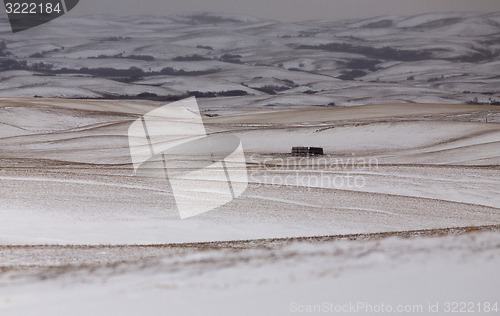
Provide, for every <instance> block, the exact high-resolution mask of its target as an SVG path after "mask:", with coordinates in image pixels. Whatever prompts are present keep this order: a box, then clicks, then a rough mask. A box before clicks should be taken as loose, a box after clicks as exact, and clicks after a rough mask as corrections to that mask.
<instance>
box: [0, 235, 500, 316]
mask: <svg viewBox="0 0 500 316" xmlns="http://www.w3.org/2000/svg"><path fill="white" fill-rule="evenodd" d="M420 233H421V234H423V235H424V237H412V238H410V239H403V238H400V237H397V234H395V235H393V236H391V235H387V236H384V237H382V236H376V235H375V236H369V235H366V236H357V237H356V236H352V237H351V238H352V239H354V240H351V241H349V240H342V239H340V240H338V239H336V238H331V239H330V240H328V239H325V240H311V241H274V242H265V241H261V242H260V243H259V242H254V243H243V244H237V243H236V244H234V243H233V244H231V243H229V244H224V245H221V244H198V245H190V246H189V247H180V246H149V247H105V246H102V247H65V248H61V247H49V246H45V247H27V248H26V247H0V253H1V254H2V258H3V259H2V271H3V272H2V273H1V274H0V311H1V312H2V315H8V316H10V315H16V316H17V315H85V316H86V315H137V314H146V315H235V314H237V315H252V316H253V315H294V314H306V315H309V314H312V313H314V314H320V313H329V314H338V315H349V314H353V315H377V314H382V315H390V314H395V315H406V314H408V315H436V314H437V315H443V314H448V313H449V312H447V311H451V310H452V308H454V307H453V305H454V304H459V307H458V310H460V308H463V307H461V305H463V304H465V310H468V311H469V313H471V314H472V315H497V314H498V303H500V302H499V296H498V293H499V292H500V284H499V283H498V265H499V264H500V253H499V251H498V247H499V245H500V235H499V231H498V226H497V228H496V229H494V230H491V228H488V229H483V230H479V231H478V232H469V233H465V231H448V232H446V231H440V232H434V233H433V232H420ZM440 233H441V234H449V236H447V237H436V236H434V237H431V236H433V235H434V234H435V235H439V234H440ZM456 233H460V235H454V234H456ZM485 310H487V311H488V312H484V311H485ZM480 311H481V312H480Z"/></svg>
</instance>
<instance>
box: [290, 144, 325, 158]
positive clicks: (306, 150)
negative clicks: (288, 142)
mask: <svg viewBox="0 0 500 316" xmlns="http://www.w3.org/2000/svg"><path fill="white" fill-rule="evenodd" d="M292 155H299V156H309V155H311V156H316V155H317V156H320V155H324V151H323V148H322V147H303V146H300V147H292Z"/></svg>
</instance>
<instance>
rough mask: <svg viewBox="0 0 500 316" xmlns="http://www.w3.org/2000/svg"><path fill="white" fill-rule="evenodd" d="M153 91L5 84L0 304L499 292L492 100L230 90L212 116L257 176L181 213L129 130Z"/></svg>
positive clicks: (160, 308)
mask: <svg viewBox="0 0 500 316" xmlns="http://www.w3.org/2000/svg"><path fill="white" fill-rule="evenodd" d="M211 102H213V100H212V101H211ZM161 105H162V104H161V103H157V102H151V101H104V100H100V101H97V100H96V101H89V100H64V99H29V98H25V99H23V98H15V99H2V100H1V101H0V135H1V136H0V148H1V151H0V186H1V188H2V189H1V190H0V253H1V257H2V261H1V263H0V312H1V314H2V315H54V314H58V315H66V314H72V315H109V314H120V315H137V314H138V313H139V312H140V313H146V314H148V315H163V314H175V315H200V314H203V315H234V313H235V311H237V314H238V315H288V314H295V313H298V312H301V311H302V312H306V311H308V310H309V309H313V310H315V309H316V310H317V309H320V311H323V312H325V311H327V312H331V313H333V312H335V310H336V309H339V308H346V307H345V306H351V307H349V308H353V307H352V306H353V305H356V307H355V308H356V309H355V310H354V311H355V312H353V313H355V314H360V315H365V314H366V315H372V314H375V312H373V311H372V310H371V309H373V308H376V309H380V308H391V309H394V310H396V309H398V308H404V309H413V310H412V312H411V313H410V312H408V313H409V314H413V315H431V314H433V313H431V312H430V311H429V308H436V307H435V306H436V305H435V304H438V307H437V308H439V310H440V311H441V312H444V311H445V308H446V304H447V302H462V301H464V302H467V303H468V304H469V303H471V302H472V303H474V304H475V305H474V306H473V307H472V308H475V310H476V311H477V309H478V308H481V309H484V308H486V307H485V306H486V305H484V304H487V303H488V304H490V303H491V304H495V302H497V301H498V300H499V297H498V294H497V293H499V290H500V288H499V287H498V282H497V281H496V280H497V279H498V271H497V270H498V264H499V263H500V257H499V253H498V247H500V239H499V233H498V230H499V225H500V198H499V196H498V187H500V168H499V161H500V152H499V151H498V148H499V146H498V145H499V143H500V127H499V126H500V125H499V122H500V111H499V109H498V107H496V106H485V105H482V106H473V105H439V104H418V105H417V104H385V105H374V106H362V107H332V108H309V109H307V108H306V109H291V110H279V109H274V110H272V111H270V110H267V111H259V110H256V109H254V110H253V111H249V112H247V113H240V112H241V110H240V109H237V108H236V109H232V110H231V109H226V108H224V107H220V108H219V113H220V114H221V115H220V116H217V117H208V116H205V117H204V122H205V125H206V128H207V130H208V131H209V132H210V133H222V134H225V133H231V134H235V135H237V136H239V137H240V139H241V141H242V145H243V148H244V150H245V153H246V158H247V166H248V175H249V180H250V183H249V187H248V189H247V190H246V191H245V193H244V194H243V195H242V196H241V197H240V198H238V199H236V200H234V201H232V202H230V203H229V204H227V205H225V206H222V207H220V208H218V209H216V210H214V211H212V212H209V213H206V214H203V215H201V216H198V217H194V218H191V219H187V220H180V219H179V215H178V214H177V210H176V207H175V203H174V199H173V196H172V193H171V189H170V188H169V187H168V184H166V183H165V182H164V180H162V179H159V178H151V177H148V176H147V175H134V173H133V167H132V165H131V160H130V157H129V150H128V146H127V144H128V143H127V130H128V127H129V126H130V124H131V123H132V122H133V121H134V120H135V119H137V118H138V117H140V116H141V115H142V114H144V113H146V112H149V111H151V110H152V109H154V108H157V107H159V106H161ZM200 108H201V111H202V113H210V109H211V106H210V104H207V103H205V102H204V101H203V100H202V101H200ZM297 145H298V146H300V145H306V146H322V147H324V148H325V154H326V155H325V156H323V157H316V158H304V157H293V156H291V155H289V154H288V152H289V150H290V147H291V146H297ZM193 189H194V190H196V189H197V188H193ZM478 227H482V228H478ZM357 234H358V235H357ZM359 234H361V235H359ZM314 236H336V237H326V238H319V237H316V238H308V237H314ZM238 240H239V241H238ZM245 240H247V241H245ZM224 241H225V242H224ZM207 242H214V243H207ZM349 304H351V305H349ZM383 306H385V307H383ZM388 306H390V307H388ZM488 306H489V305H488ZM367 308H368V309H367ZM370 308H371V309H370ZM415 309H416V310H415ZM337 311H338V310H337ZM337 313H338V314H346V313H345V312H344V313H342V312H337ZM387 313H389V312H388V310H387V309H386V310H385V314H387ZM399 314H402V312H399ZM475 314H480V313H478V312H477V313H475Z"/></svg>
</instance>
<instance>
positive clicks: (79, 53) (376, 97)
mask: <svg viewBox="0 0 500 316" xmlns="http://www.w3.org/2000/svg"><path fill="white" fill-rule="evenodd" d="M499 21H500V13H488V14H484V13H482V14H479V13H460V14H457V13H450V14H424V15H419V16H414V17H394V16H386V17H378V18H370V19H363V20H354V21H353V20H350V21H337V22H329V21H314V22H304V23H281V22H275V21H266V20H260V19H256V18H248V17H242V16H236V17H231V16H220V15H210V14H199V15H192V16H174V17H167V18H160V17H140V16H137V17H130V16H128V17H120V16H103V15H96V16H88V17H81V18H67V19H59V20H57V21H53V22H52V23H50V24H46V25H44V26H41V27H38V28H35V29H31V30H28V31H26V32H22V33H17V34H12V33H10V30H9V29H8V28H7V27H2V28H0V44H1V45H0V80H1V81H0V97H18V96H23V97H33V96H42V97H73V98H124V97H126V98H139V99H155V100H171V99H176V98H179V97H182V96H186V95H194V96H197V97H199V98H206V99H212V98H215V97H219V98H222V100H219V102H218V103H219V104H221V103H222V104H224V103H228V102H232V100H231V101H228V100H226V101H225V98H227V97H233V96H238V97H240V98H239V104H238V105H241V106H248V105H251V106H254V107H258V108H265V107H272V106H294V105H304V106H308V105H323V106H324V105H333V104H336V105H356V104H366V103H381V102H397V101H404V102H437V103H463V102H467V101H471V100H476V102H491V101H490V98H491V100H498V99H500V90H499V89H498V87H499V86H500V77H499V76H498V73H499V70H500V57H499V52H500V44H499V43H500V22H499Z"/></svg>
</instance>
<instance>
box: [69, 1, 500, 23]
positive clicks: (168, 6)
mask: <svg viewBox="0 0 500 316" xmlns="http://www.w3.org/2000/svg"><path fill="white" fill-rule="evenodd" d="M74 11H75V12H73V14H77V15H84V14H96V13H116V14H121V15H123V14H125V15H126V14H130V15H132V14H153V15H162V16H169V15H175V14H178V13H189V12H201V11H209V12H218V13H230V14H244V15H252V16H255V17H261V18H270V19H275V20H281V21H304V20H313V19H330V20H337V19H348V18H364V17H372V16H379V15H414V14H419V13H426V12H456V11H485V12H494V11H500V0H80V3H79V5H78V6H77V7H76V8H75V10H74Z"/></svg>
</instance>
